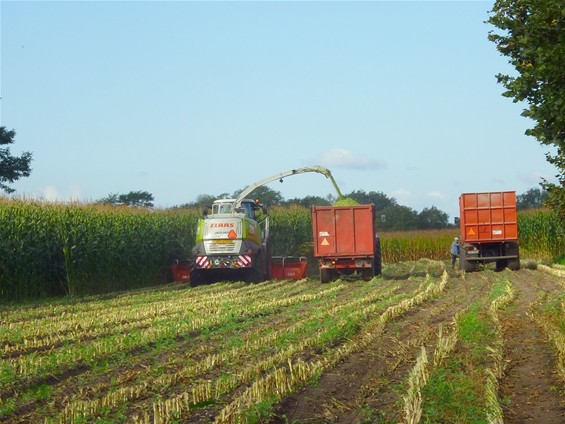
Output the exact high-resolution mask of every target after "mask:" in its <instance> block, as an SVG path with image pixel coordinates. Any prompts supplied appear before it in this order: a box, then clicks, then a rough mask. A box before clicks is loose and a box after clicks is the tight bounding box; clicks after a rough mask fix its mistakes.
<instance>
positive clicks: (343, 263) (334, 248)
mask: <svg viewBox="0 0 565 424" xmlns="http://www.w3.org/2000/svg"><path fill="white" fill-rule="evenodd" d="M311 215H312V231H313V239H314V256H315V257H316V258H318V267H319V269H320V281H321V282H322V283H326V282H329V281H332V280H335V279H337V278H338V277H339V276H340V275H347V276H353V277H355V276H359V277H362V278H363V279H365V280H368V279H371V278H373V276H375V275H378V274H380V273H381V248H380V242H379V237H378V235H377V232H376V228H375V206H374V205H373V204H370V205H355V206H312V208H311Z"/></svg>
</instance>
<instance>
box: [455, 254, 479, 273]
mask: <svg viewBox="0 0 565 424" xmlns="http://www.w3.org/2000/svg"><path fill="white" fill-rule="evenodd" d="M459 268H460V269H462V270H463V271H465V272H474V271H476V270H477V264H476V263H475V262H473V261H468V260H467V259H465V258H464V257H463V256H459Z"/></svg>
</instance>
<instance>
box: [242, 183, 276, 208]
mask: <svg viewBox="0 0 565 424" xmlns="http://www.w3.org/2000/svg"><path fill="white" fill-rule="evenodd" d="M243 190H244V189H241V190H237V191H236V192H234V193H233V197H234V198H235V197H237V196H238V195H239V193H241V192H242V191H243ZM247 197H248V198H250V199H258V200H259V202H260V203H263V204H265V205H268V206H275V205H280V204H282V203H283V201H284V198H283V197H282V195H281V193H280V191H276V190H273V189H271V188H269V187H267V186H260V187H257V188H256V189H255V190H253V191H252V192H251V193H249V196H247Z"/></svg>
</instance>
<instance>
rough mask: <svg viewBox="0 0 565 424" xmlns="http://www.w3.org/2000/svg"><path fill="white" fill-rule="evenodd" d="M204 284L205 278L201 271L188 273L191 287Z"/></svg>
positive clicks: (196, 270)
mask: <svg viewBox="0 0 565 424" xmlns="http://www.w3.org/2000/svg"><path fill="white" fill-rule="evenodd" d="M205 282H206V278H205V276H204V275H203V273H202V271H201V270H199V269H193V270H192V271H191V272H190V285H191V286H192V287H196V286H199V285H200V284H204V283H205Z"/></svg>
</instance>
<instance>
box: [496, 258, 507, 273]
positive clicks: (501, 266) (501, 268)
mask: <svg viewBox="0 0 565 424" xmlns="http://www.w3.org/2000/svg"><path fill="white" fill-rule="evenodd" d="M504 268H506V261H505V260H500V261H496V268H495V270H496V271H497V272H500V271H504Z"/></svg>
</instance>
